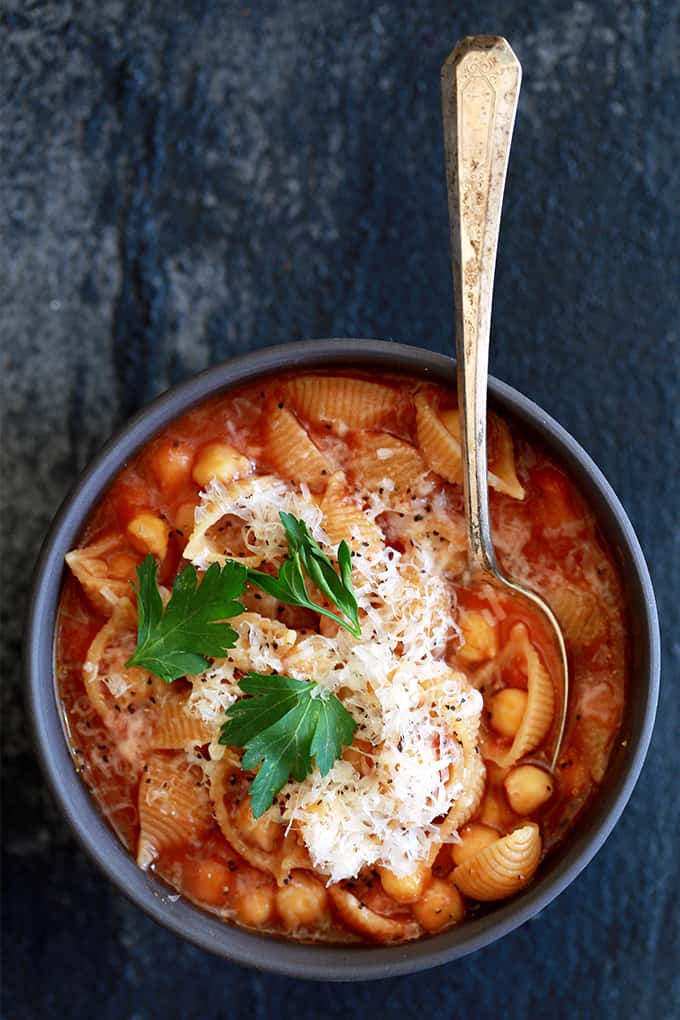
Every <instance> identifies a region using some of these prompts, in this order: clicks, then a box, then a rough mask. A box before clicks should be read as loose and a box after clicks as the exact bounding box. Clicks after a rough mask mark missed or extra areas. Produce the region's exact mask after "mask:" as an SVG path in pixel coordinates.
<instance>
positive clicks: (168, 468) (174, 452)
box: [151, 439, 193, 492]
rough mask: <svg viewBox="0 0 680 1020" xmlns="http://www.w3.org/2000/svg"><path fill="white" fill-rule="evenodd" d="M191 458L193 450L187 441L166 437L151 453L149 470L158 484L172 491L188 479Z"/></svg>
mask: <svg viewBox="0 0 680 1020" xmlns="http://www.w3.org/2000/svg"><path fill="white" fill-rule="evenodd" d="M192 459H193V451H192V449H191V447H190V446H189V445H188V444H187V443H180V442H179V441H177V440H172V439H166V440H165V441H164V442H162V443H160V444H159V445H158V446H157V447H156V448H155V450H154V451H153V454H152V455H151V470H152V471H153V473H154V477H155V479H156V481H157V482H158V484H159V485H160V486H161V487H162V488H163V489H165V490H166V491H167V492H173V491H174V490H175V489H178V488H179V487H180V485H182V483H183V482H186V481H188V480H189V476H190V474H191V462H192Z"/></svg>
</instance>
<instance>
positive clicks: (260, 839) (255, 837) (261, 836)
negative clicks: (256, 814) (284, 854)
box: [236, 798, 282, 853]
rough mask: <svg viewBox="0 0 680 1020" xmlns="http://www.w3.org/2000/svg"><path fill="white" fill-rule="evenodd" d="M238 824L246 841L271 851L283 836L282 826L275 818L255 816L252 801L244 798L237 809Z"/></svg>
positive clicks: (267, 851)
mask: <svg viewBox="0 0 680 1020" xmlns="http://www.w3.org/2000/svg"><path fill="white" fill-rule="evenodd" d="M236 824H237V826H238V829H239V832H240V833H241V835H242V836H243V838H244V840H245V841H246V843H250V845H251V846H256V847H259V849H260V850H264V851H265V853H271V852H272V850H273V849H274V847H275V846H276V844H277V843H278V842H279V840H280V839H281V836H282V830H281V826H280V825H279V823H278V822H275V821H274V819H273V818H267V816H266V815H262V817H260V818H253V812H252V811H251V810H250V801H249V800H248V799H247V798H244V799H243V800H242V801H241V803H240V804H239V806H238V809H237V811H236Z"/></svg>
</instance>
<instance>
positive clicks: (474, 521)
mask: <svg viewBox="0 0 680 1020" xmlns="http://www.w3.org/2000/svg"><path fill="white" fill-rule="evenodd" d="M521 78H522V69H521V66H520V63H519V61H518V60H517V57H516V56H515V54H514V53H513V51H512V49H511V48H510V46H509V45H508V43H507V42H506V41H505V39H502V38H500V37H498V36H471V37H468V38H467V39H463V41H462V42H461V43H459V45H458V46H457V47H456V48H455V50H453V52H452V53H451V55H450V56H449V58H448V59H447V61H446V63H445V64H444V66H443V67H442V72H441V94H442V114H443V121H444V149H445V159H446V182H447V189H448V196H449V225H450V229H451V261H452V268H453V288H454V297H455V306H456V356H457V358H458V363H459V368H460V369H462V371H460V370H459V374H458V380H459V392H458V402H459V407H460V415H461V437H462V453H463V458H464V464H463V479H464V490H465V503H466V515H465V519H466V526H467V529H468V555H469V565H470V569H471V571H477V570H482V571H486V572H489V571H490V572H492V573H496V572H497V569H498V568H497V566H496V560H495V555H494V550H493V543H492V541H491V531H490V526H489V498H488V488H487V485H488V472H487V460H486V389H487V373H488V363H489V337H490V327H491V301H492V294H493V279H494V271H495V268H496V250H497V247H498V232H499V227H500V218H501V206H502V202H503V190H504V187H505V176H506V172H507V167H508V157H509V154H510V141H511V138H512V129H513V126H514V123H515V112H516V110H517V101H518V98H519V89H520V83H521Z"/></svg>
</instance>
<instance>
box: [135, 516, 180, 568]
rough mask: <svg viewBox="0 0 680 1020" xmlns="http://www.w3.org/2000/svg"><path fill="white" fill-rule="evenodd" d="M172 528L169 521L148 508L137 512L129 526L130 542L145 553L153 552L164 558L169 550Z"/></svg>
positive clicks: (160, 558)
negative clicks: (169, 537)
mask: <svg viewBox="0 0 680 1020" xmlns="http://www.w3.org/2000/svg"><path fill="white" fill-rule="evenodd" d="M169 532H170V528H169V527H168V523H167V521H164V520H162V519H161V518H160V517H157V516H156V514H152V513H150V512H149V511H148V510H142V511H141V512H140V513H138V514H135V516H134V517H133V518H132V520H131V521H130V523H129V524H128V526H127V534H128V538H129V539H130V542H131V543H132V545H133V546H134V547H135V549H139V551H140V552H143V553H151V554H152V555H153V556H156V557H157V558H158V559H159V560H162V559H163V557H164V556H165V554H166V552H167V551H168V536H169Z"/></svg>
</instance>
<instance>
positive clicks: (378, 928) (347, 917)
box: [328, 885, 418, 942]
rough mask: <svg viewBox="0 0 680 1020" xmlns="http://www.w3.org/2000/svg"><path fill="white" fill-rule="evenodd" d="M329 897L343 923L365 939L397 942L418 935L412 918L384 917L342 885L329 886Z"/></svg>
mask: <svg viewBox="0 0 680 1020" xmlns="http://www.w3.org/2000/svg"><path fill="white" fill-rule="evenodd" d="M328 895H329V896H330V898H331V901H332V903H333V906H334V907H335V909H336V911H337V913H338V915H339V917H340V919H341V920H342V921H343V923H344V924H346V925H347V927H348V928H351V929H352V930H353V931H355V932H357V933H358V934H359V935H363V936H364V937H365V938H368V939H372V940H373V941H375V942H397V941H403V940H404V939H409V938H414V937H415V936H416V935H417V934H418V925H417V924H416V922H415V921H413V920H411V919H410V918H408V919H406V918H403V919H402V918H398V917H383V915H382V914H378V913H377V912H376V911H374V910H371V909H370V908H369V907H367V906H366V905H365V904H364V903H361V902H360V901H359V900H358V899H357V897H356V896H354V894H353V893H351V892H349V890H347V889H343V888H342V886H340V885H331V886H329V887H328Z"/></svg>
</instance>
